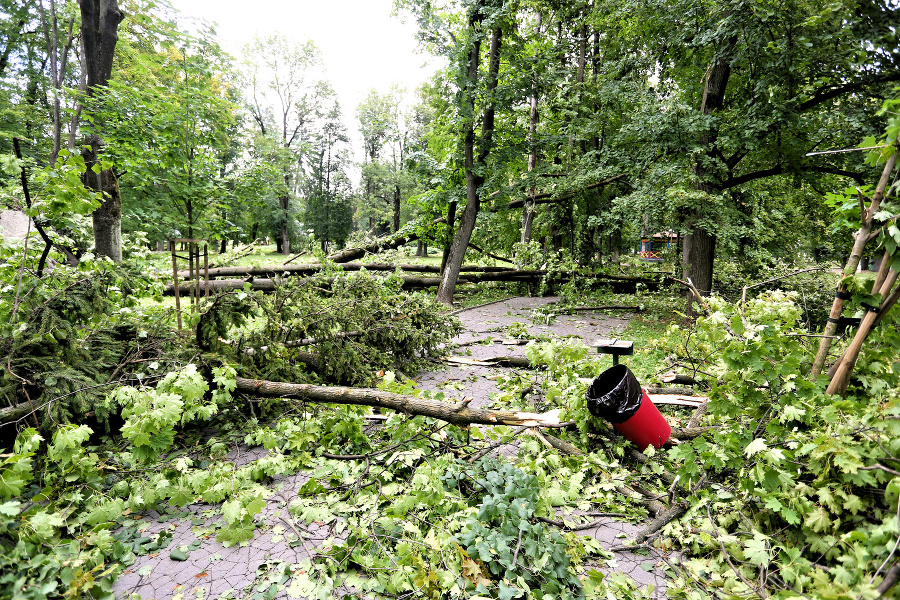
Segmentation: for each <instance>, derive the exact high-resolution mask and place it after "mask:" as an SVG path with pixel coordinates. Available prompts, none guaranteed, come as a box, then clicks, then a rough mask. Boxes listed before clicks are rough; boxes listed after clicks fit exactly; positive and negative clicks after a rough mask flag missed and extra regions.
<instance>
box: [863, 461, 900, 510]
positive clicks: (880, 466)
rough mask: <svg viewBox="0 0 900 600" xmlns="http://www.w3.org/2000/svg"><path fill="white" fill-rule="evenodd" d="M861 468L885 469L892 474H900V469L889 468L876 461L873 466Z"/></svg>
mask: <svg viewBox="0 0 900 600" xmlns="http://www.w3.org/2000/svg"><path fill="white" fill-rule="evenodd" d="M859 470H860V471H885V472H887V473H890V474H891V475H897V476H900V471H895V470H894V469H889V468H887V467H886V466H884V465H883V464H881V463H875V464H874V465H872V466H871V467H859ZM898 510H900V507H898Z"/></svg>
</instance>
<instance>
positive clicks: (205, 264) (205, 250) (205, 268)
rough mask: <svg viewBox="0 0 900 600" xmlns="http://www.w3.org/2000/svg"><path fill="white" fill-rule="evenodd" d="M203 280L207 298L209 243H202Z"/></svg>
mask: <svg viewBox="0 0 900 600" xmlns="http://www.w3.org/2000/svg"><path fill="white" fill-rule="evenodd" d="M203 281H204V282H205V283H206V297H207V298H209V243H208V242H207V243H206V244H203Z"/></svg>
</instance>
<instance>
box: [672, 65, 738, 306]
mask: <svg viewBox="0 0 900 600" xmlns="http://www.w3.org/2000/svg"><path fill="white" fill-rule="evenodd" d="M730 76H731V64H730V63H729V59H728V57H727V56H725V57H719V58H716V59H715V61H714V63H713V64H712V66H711V67H710V69H709V71H708V72H707V80H706V86H705V88H704V90H703V100H702V102H701V105H700V112H701V113H703V114H704V115H711V114H713V113H715V112H716V111H718V110H720V109H721V108H722V106H723V105H724V103H725V89H726V88H727V87H728V79H729V77H730ZM717 137H718V129H717V125H713V126H712V127H711V128H710V130H709V131H708V132H707V133H706V134H704V135H703V136H702V137H701V138H700V145H701V146H702V147H703V148H704V151H703V154H702V155H701V157H700V158H699V160H698V161H697V164H696V165H695V166H694V172H695V173H696V174H697V179H698V183H697V189H698V190H699V191H701V192H706V193H708V194H713V195H714V194H718V193H719V192H720V191H721V190H720V189H719V187H718V185H717V183H716V182H717V181H718V177H717V176H716V174H715V172H714V171H713V168H712V166H713V165H714V164H715V162H716V161H717V160H718V158H719V157H720V153H719V150H718V148H717V147H716V139H717ZM703 214H704V210H703V208H701V207H697V208H695V209H694V213H693V214H692V215H691V216H690V217H689V218H688V221H687V223H686V225H687V229H688V233H687V234H686V235H685V236H684V254H683V255H682V261H683V262H682V265H683V267H684V275H685V277H688V278H690V280H691V281H692V282H693V284H694V287H696V288H697V290H698V291H699V292H700V293H701V294H703V295H708V294H709V293H710V291H711V290H712V282H713V260H714V258H715V255H716V236H715V234H714V233H712V232H711V231H709V229H708V228H707V226H706V225H704V224H703V223H701V222H700V220H701V219H702V218H703ZM687 298H688V314H690V312H691V310H690V304H691V302H692V301H693V300H694V298H693V293H692V292H691V291H690V290H689V291H688V292H687Z"/></svg>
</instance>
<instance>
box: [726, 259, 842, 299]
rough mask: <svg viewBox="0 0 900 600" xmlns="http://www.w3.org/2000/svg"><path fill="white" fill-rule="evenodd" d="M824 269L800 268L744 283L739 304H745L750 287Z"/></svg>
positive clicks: (823, 268) (823, 269)
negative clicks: (800, 269)
mask: <svg viewBox="0 0 900 600" xmlns="http://www.w3.org/2000/svg"><path fill="white" fill-rule="evenodd" d="M826 270H827V269H826V268H825V267H815V268H812V269H804V270H802V271H794V272H793V273H789V274H787V275H781V276H780V277H773V278H772V279H766V280H765V281H760V282H759V283H754V284H753V285H745V286H744V292H743V293H742V294H741V304H746V302H747V290H749V289H750V288H755V287H758V286H760V285H765V284H767V283H772V282H775V281H778V280H780V279H787V278H788V277H793V276H794V275H800V274H802V273H810V272H812V271H826Z"/></svg>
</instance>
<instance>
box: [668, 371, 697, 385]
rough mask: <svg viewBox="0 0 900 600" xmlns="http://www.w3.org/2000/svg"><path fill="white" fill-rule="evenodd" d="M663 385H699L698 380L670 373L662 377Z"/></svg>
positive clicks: (673, 372)
mask: <svg viewBox="0 0 900 600" xmlns="http://www.w3.org/2000/svg"><path fill="white" fill-rule="evenodd" d="M660 380H662V382H663V383H680V384H681V385H697V380H696V379H694V378H693V377H691V376H690V375H684V374H682V373H676V372H675V371H669V372H668V373H666V374H664V375H663V376H662V377H660Z"/></svg>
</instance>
